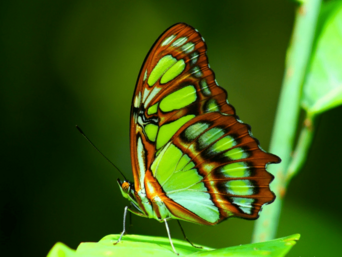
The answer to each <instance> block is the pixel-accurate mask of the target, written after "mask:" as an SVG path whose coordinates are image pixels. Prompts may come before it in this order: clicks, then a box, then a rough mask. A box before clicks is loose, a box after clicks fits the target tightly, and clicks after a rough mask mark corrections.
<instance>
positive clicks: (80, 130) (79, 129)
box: [76, 125, 127, 181]
mask: <svg viewBox="0 0 342 257" xmlns="http://www.w3.org/2000/svg"><path fill="white" fill-rule="evenodd" d="M76 128H77V130H78V131H79V132H80V133H81V134H82V136H84V138H85V139H86V140H87V141H88V142H89V143H90V144H91V145H92V146H93V147H94V148H95V149H96V151H98V152H99V153H100V154H101V155H102V156H103V157H104V158H105V159H106V160H107V161H108V162H109V163H110V164H111V165H112V166H114V168H115V169H117V170H118V171H119V172H120V174H121V175H122V176H123V177H124V179H125V180H126V181H127V178H126V177H125V175H124V174H123V173H122V172H121V170H120V169H119V168H118V167H117V166H116V165H115V164H114V163H112V162H111V161H110V160H109V159H108V158H107V157H106V156H105V155H104V154H103V153H102V152H101V151H100V150H99V149H98V148H97V147H96V146H95V145H94V143H93V142H91V141H90V139H89V138H88V137H87V136H86V135H85V134H84V132H83V131H82V129H81V128H80V127H79V126H77V125H76Z"/></svg>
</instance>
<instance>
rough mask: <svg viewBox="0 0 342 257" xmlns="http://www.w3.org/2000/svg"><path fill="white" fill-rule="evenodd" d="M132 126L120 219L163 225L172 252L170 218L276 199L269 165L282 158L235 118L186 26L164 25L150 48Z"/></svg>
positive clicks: (200, 43)
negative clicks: (268, 150) (129, 175)
mask: <svg viewBox="0 0 342 257" xmlns="http://www.w3.org/2000/svg"><path fill="white" fill-rule="evenodd" d="M130 128H131V129H130V140H131V155H132V167H133V176H134V183H131V182H128V181H126V180H125V181H120V180H118V183H119V186H120V189H121V192H122V195H123V196H124V197H125V198H127V199H128V200H129V202H130V205H129V206H127V207H126V208H125V213H124V219H125V218H126V212H127V210H129V211H130V212H132V213H134V214H136V215H138V216H142V217H147V218H154V219H156V220H158V221H159V222H164V223H165V225H166V228H167V231H168V236H169V239H170V243H171V246H172V248H173V250H174V252H175V253H176V250H175V249H174V246H173V244H172V240H171V236H170V233H169V229H168V225H167V221H168V220H170V219H177V220H183V221H188V222H192V223H197V224H204V225H215V224H218V223H220V222H221V221H224V220H225V219H227V218H229V217H232V216H235V217H240V218H244V219H256V218H258V216H259V212H260V210H261V208H262V206H263V205H264V204H269V203H271V202H272V201H273V200H274V198H275V195H274V194H273V192H271V191H270V189H269V184H270V182H271V181H272V179H273V176H272V175H271V174H270V173H268V172H267V171H266V165H267V164H268V163H279V162H280V158H279V157H278V156H276V155H273V154H269V153H266V152H265V151H263V150H262V149H261V148H260V146H259V143H258V141H257V139H255V138H254V137H253V136H252V134H251V132H250V127H249V126H248V125H247V124H245V123H242V122H241V121H240V120H239V119H238V117H237V116H236V114H235V110H234V107H233V106H232V105H230V104H229V103H228V101H227V93H226V92H225V90H224V89H223V88H221V87H219V86H218V84H217V82H216V80H215V75H214V72H213V71H212V70H211V69H210V66H209V64H208V58H207V55H206V44H205V42H204V39H203V38H202V37H201V35H200V34H199V33H198V31H197V30H196V29H194V28H192V27H191V26H189V25H187V24H184V23H178V24H175V25H174V26H172V27H170V28H169V29H167V30H166V31H165V32H164V33H163V34H162V35H161V36H160V37H159V39H158V40H157V41H156V43H155V44H154V46H153V47H152V49H151V50H150V52H149V53H148V55H147V57H146V59H145V62H144V64H143V66H142V68H141V71H140V75H139V77H138V81H137V85H136V88H135V93H134V96H133V101H132V110H131V126H130ZM124 222H125V221H124ZM124 233H125V228H124V231H123V233H122V234H121V237H122V235H123V234H124ZM121 237H120V239H119V241H120V240H121ZM119 241H118V242H119Z"/></svg>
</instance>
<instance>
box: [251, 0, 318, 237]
mask: <svg viewBox="0 0 342 257" xmlns="http://www.w3.org/2000/svg"><path fill="white" fill-rule="evenodd" d="M320 5H321V0H306V1H303V2H302V3H301V4H300V5H299V6H298V8H297V10H296V18H295V25H294V30H293V34H292V38H291V43H290V46H289V48H288V51H287V56H286V69H285V74H284V79H283V85H282V90H281V95H280V100H279V104H278V109H277V115H276V120H275V126H274V130H273V134H272V140H271V144H270V152H271V153H274V154H276V155H278V156H280V158H281V159H282V162H281V163H280V164H277V165H270V166H269V172H271V173H272V174H273V175H274V177H275V179H274V181H273V182H272V183H271V189H272V191H273V192H274V193H275V194H276V200H275V202H274V203H272V204H271V205H269V206H265V207H264V210H263V211H262V212H261V216H260V218H259V219H258V220H257V222H256V224H255V228H254V234H253V240H252V241H253V242H262V241H266V240H270V239H273V238H274V237H275V235H276V231H277V228H278V222H279V216H280V212H281V206H282V201H283V198H284V195H285V191H286V171H287V169H288V167H289V164H290V162H291V153H292V150H293V148H294V147H293V146H294V140H295V136H296V129H297V125H298V118H299V111H300V97H301V91H302V85H303V82H304V79H305V74H306V69H307V66H308V63H309V60H310V55H311V49H312V45H313V40H314V35H315V29H316V23H317V19H318V15H319V11H320Z"/></svg>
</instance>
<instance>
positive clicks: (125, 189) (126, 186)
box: [121, 181, 130, 193]
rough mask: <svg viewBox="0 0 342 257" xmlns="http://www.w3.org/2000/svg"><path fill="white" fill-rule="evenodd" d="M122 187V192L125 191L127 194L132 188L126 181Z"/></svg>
mask: <svg viewBox="0 0 342 257" xmlns="http://www.w3.org/2000/svg"><path fill="white" fill-rule="evenodd" d="M121 187H122V190H123V191H124V192H125V193H128V191H129V188H130V185H129V183H128V182H126V181H125V182H123V183H122V185H121Z"/></svg>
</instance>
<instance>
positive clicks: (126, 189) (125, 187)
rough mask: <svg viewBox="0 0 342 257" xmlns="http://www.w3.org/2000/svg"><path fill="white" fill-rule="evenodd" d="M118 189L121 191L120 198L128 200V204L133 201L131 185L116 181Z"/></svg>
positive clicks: (124, 181) (133, 195) (127, 182)
mask: <svg viewBox="0 0 342 257" xmlns="http://www.w3.org/2000/svg"><path fill="white" fill-rule="evenodd" d="M118 184H119V188H120V190H121V193H122V196H123V197H124V198H126V199H128V200H129V201H130V202H132V201H135V194H134V186H133V183H131V182H129V181H126V180H123V181H121V180H120V179H118Z"/></svg>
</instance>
